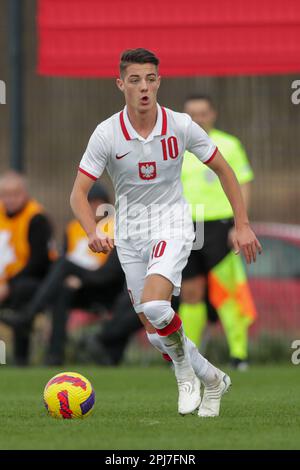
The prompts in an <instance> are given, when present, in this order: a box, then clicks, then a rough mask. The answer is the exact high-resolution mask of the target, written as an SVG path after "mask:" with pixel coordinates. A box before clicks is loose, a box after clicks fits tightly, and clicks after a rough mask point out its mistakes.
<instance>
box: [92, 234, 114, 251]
mask: <svg viewBox="0 0 300 470" xmlns="http://www.w3.org/2000/svg"><path fill="white" fill-rule="evenodd" d="M89 248H90V249H91V250H92V251H93V252H94V253H110V252H111V250H112V249H113V248H114V241H113V240H112V239H111V238H109V237H99V236H98V235H97V234H96V233H93V234H91V235H89Z"/></svg>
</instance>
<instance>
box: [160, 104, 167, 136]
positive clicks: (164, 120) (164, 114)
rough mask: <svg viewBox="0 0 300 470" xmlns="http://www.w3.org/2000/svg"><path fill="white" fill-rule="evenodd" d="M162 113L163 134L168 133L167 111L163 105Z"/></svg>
mask: <svg viewBox="0 0 300 470" xmlns="http://www.w3.org/2000/svg"><path fill="white" fill-rule="evenodd" d="M161 113H162V126H161V135H166V133H167V128H168V122H167V113H166V110H165V108H163V107H161Z"/></svg>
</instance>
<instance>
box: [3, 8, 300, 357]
mask: <svg viewBox="0 0 300 470" xmlns="http://www.w3.org/2000/svg"><path fill="white" fill-rule="evenodd" d="M113 3H114V6H113V7H111V8H110V7H109V6H108V2H107V1H101V0H99V1H98V2H96V1H86V2H85V1H81V2H80V1H78V0H77V1H75V0H74V1H71V0H69V1H62V2H58V1H56V0H52V1H49V0H48V1H46V0H44V1H43V0H40V2H38V1H35V0H24V1H22V2H21V1H20V2H16V1H10V0H8V1H6V0H0V50H1V54H0V79H1V80H3V81H4V82H5V83H6V92H7V96H6V104H5V105H0V123H1V125H0V173H3V172H4V171H5V170H7V169H8V168H10V167H13V168H15V169H16V170H21V171H24V173H25V174H26V176H27V178H28V180H29V185H30V191H31V194H32V195H33V196H34V197H35V198H36V199H37V200H38V201H39V202H41V203H42V204H43V206H44V207H45V208H46V209H47V213H48V214H49V216H50V217H51V221H52V223H53V225H54V229H55V238H56V241H57V245H58V247H61V245H62V236H63V231H64V227H65V225H66V223H67V222H68V220H69V219H70V218H71V211H70V206H69V194H70V190H71V187H72V184H73V181H74V178H75V176H76V171H77V167H78V163H79V161H80V158H81V156H82V154H83V152H84V150H85V148H86V145H87V142H88V139H89V137H90V135H91V133H92V131H93V130H94V128H95V127H96V125H97V123H99V122H101V121H102V120H104V119H106V118H107V117H108V116H110V115H111V114H113V113H115V112H117V111H119V110H120V109H121V108H122V107H123V105H124V103H123V96H122V95H121V94H120V93H119V92H118V91H117V89H116V85H115V78H116V76H117V69H116V74H115V75H113V74H111V72H110V71H107V72H105V73H104V76H100V74H99V70H100V69H101V64H100V65H98V69H97V70H96V71H95V76H93V71H91V72H88V71H87V72H86V73H81V72H80V68H79V67H78V68H77V69H76V66H77V65H78V64H77V63H76V62H75V61H74V69H73V71H72V70H71V68H70V69H68V70H67V67H66V68H65V69H64V67H63V66H61V68H60V64H62V63H63V61H64V57H66V56H68V53H69V52H71V51H72V48H75V45H76V44H77V43H76V41H75V42H74V45H72V39H71V38H72V36H71V33H70V31H71V30H72V31H73V32H74V34H75V33H76V34H77V35H78V34H82V41H81V46H82V50H81V54H79V53H78V54H75V55H74V57H75V59H76V60H79V59H80V56H82V57H83V58H84V60H83V64H85V61H86V60H87V59H88V58H89V56H90V60H91V61H92V60H93V57H97V55H94V56H93V54H95V51H97V50H98V49H97V47H98V46H99V61H101V57H102V58H103V57H104V58H106V59H107V56H111V61H112V62H113V63H116V64H117V63H118V55H116V54H117V52H118V54H119V53H120V52H121V50H122V49H124V48H126V47H129V46H131V47H136V46H143V47H147V48H150V49H151V48H152V49H153V50H154V51H155V52H157V55H158V56H159V57H160V58H161V62H162V64H163V63H164V57H165V56H166V55H169V56H170V57H171V58H172V57H174V59H173V60H174V61H175V62H176V61H179V63H181V69H180V72H178V73H177V72H176V70H175V71H174V73H172V72H170V70H171V69H170V68H169V69H168V71H167V73H166V74H164V68H163V65H162V68H161V73H162V85H161V88H160V92H159V102H160V103H161V104H163V105H164V106H166V107H169V108H171V109H173V110H176V111H182V108H183V103H184V99H185V98H186V96H187V95H190V94H193V93H205V94H206V93H207V94H209V95H211V96H212V97H213V99H214V101H215V103H216V105H217V108H218V113H219V114H218V121H217V128H220V129H222V130H224V131H226V132H228V133H230V134H233V135H235V136H238V138H239V139H240V140H241V141H242V143H243V145H244V146H245V149H246V151H247V154H248V157H249V160H250V163H251V166H252V168H253V170H254V174H255V180H254V182H253V189H252V197H251V206H250V217H251V220H252V221H253V222H254V223H255V224H256V226H257V233H258V234H259V236H260V240H261V242H262V244H263V246H264V255H263V257H261V258H260V259H259V261H258V263H257V264H256V265H254V266H253V267H252V268H251V270H250V271H249V278H250V286H251V289H252V291H253V295H254V300H255V302H256V306H257V309H258V318H257V320H256V322H255V323H254V324H253V325H252V326H251V328H250V357H251V354H252V359H253V360H254V361H255V360H257V361H267V360H270V361H271V360H281V359H285V358H286V357H290V353H291V350H290V344H291V340H293V339H297V338H300V209H299V207H300V178H299V172H300V159H299V152H300V150H299V149H300V104H298V105H297V104H293V102H292V100H291V95H292V92H293V89H292V83H293V82H294V81H295V80H297V79H299V78H300V76H299V74H300V63H299V64H298V66H297V60H298V62H299V50H298V51H297V45H296V44H295V40H294V39H295V38H296V33H295V29H294V28H296V27H298V36H299V23H298V22H299V21H300V15H299V8H297V6H296V4H297V2H293V1H291V2H278V1H274V2H267V1H265V2H261V3H262V5H261V6H260V7H258V4H256V2H254V7H253V8H251V11H250V17H251V21H250V20H249V25H247V26H246V28H248V27H250V26H251V25H252V26H253V28H255V26H256V24H255V19H257V23H258V31H260V30H261V28H266V30H267V32H268V34H269V35H270V34H271V32H272V28H271V26H274V25H275V28H277V36H278V35H279V36H280V48H281V50H280V53H281V56H280V57H281V58H284V57H285V58H286V60H283V62H282V63H279V64H278V67H277V69H276V66H277V64H276V58H277V56H276V51H275V49H274V50H273V52H274V57H271V56H272V48H271V49H270V50H269V49H264V48H266V45H265V44H259V42H260V40H259V35H258V36H257V44H254V43H252V44H251V47H250V49H251V48H252V49H253V48H254V45H255V47H256V48H257V51H261V53H262V54H266V57H269V58H270V64H273V66H274V67H273V69H272V67H270V68H269V71H267V70H266V71H265V72H264V71H263V67H261V65H262V64H263V59H264V56H262V58H259V57H258V60H257V73H256V72H255V67H254V66H255V61H254V64H253V54H254V56H255V54H256V49H255V48H254V49H253V50H252V56H251V61H250V62H251V64H250V65H251V69H250V67H249V71H247V53H248V52H249V51H247V50H243V47H242V46H243V45H242V44H240V43H239V42H238V41H237V44H236V47H237V49H241V50H240V51H239V54H240V55H239V56H238V57H243V64H242V65H241V67H240V70H239V69H238V59H237V67H236V70H235V71H233V72H232V71H230V70H228V71H226V67H224V68H223V70H222V67H221V68H220V70H216V73H212V72H210V70H211V69H210V68H209V67H206V69H205V67H204V69H203V71H201V50H202V49H201V47H202V48H203V47H204V46H205V47H207V48H209V46H210V44H209V43H208V44H204V45H203V44H202V46H201V38H202V36H201V34H203V33H201V34H200V29H201V21H200V23H199V25H198V26H197V21H196V20H197V14H196V13H195V11H194V15H192V16H194V17H195V24H192V23H188V24H189V28H194V30H195V31H197V28H199V34H200V39H199V48H200V49H201V50H200V52H199V54H200V56H199V57H197V56H196V55H195V56H194V60H195V62H196V64H195V67H194V68H191V67H190V68H189V69H188V68H187V74H186V76H184V67H185V62H184V60H183V59H182V58H184V57H188V58H189V60H190V61H191V60H192V58H193V56H192V54H191V53H190V54H189V53H188V45H186V47H187V49H186V51H185V49H184V48H185V39H184V33H185V29H184V30H183V37H182V39H181V43H182V44H181V59H180V56H178V57H177V56H176V54H177V53H178V50H179V51H180V47H178V44H177V45H176V44H175V45H174V49H173V47H172V44H169V43H168V34H165V36H161V40H163V39H165V41H166V44H162V46H161V49H160V46H159V45H158V44H156V43H155V44H154V47H151V37H150V38H149V37H148V35H147V21H146V16H147V15H148V13H149V12H148V13H147V14H145V17H143V16H142V14H141V12H140V11H139V10H138V8H139V7H138V2H135V1H133V2H130V1H129V2H123V3H122V2H120V1H118V2H113ZM124 3H126V5H127V11H131V12H132V11H133V9H135V10H134V11H137V15H136V16H135V15H132V14H131V15H127V17H124V16H123V10H124ZM130 3H132V4H133V5H132V8H130V5H129V4H130ZM152 3H153V2H152ZM180 3H181V2H175V3H174V5H173V8H174V11H175V13H174V16H175V17H176V21H177V20H178V17H179V15H178V14H176V12H177V13H178V8H179V7H178V5H179V4H180ZM210 3H211V4H212V5H214V8H213V9H212V12H211V18H212V23H211V24H208V25H207V24H206V26H205V27H207V28H209V26H211V27H212V28H217V29H218V24H217V23H216V11H217V12H219V18H223V21H224V24H227V28H229V30H234V27H235V24H234V21H239V19H241V17H242V16H243V15H242V13H241V11H240V10H241V9H242V7H238V6H237V5H238V2H236V1H233V2H230V1H215V2H210ZM239 3H240V4H241V3H242V4H244V2H239ZM270 3H272V10H273V13H274V15H273V16H274V17H273V19H274V25H271V26H270V25H269V24H268V21H269V22H271V20H272V18H271V17H269V18H267V17H266V18H264V15H265V11H266V10H267V9H268V4H270ZM199 4H201V6H202V7H203V9H202V11H203V12H204V13H203V14H204V15H206V17H209V15H210V12H209V10H208V9H207V2H204V1H203V2H199ZM158 7H159V2H154V4H152V6H151V7H149V6H145V8H146V9H149V8H150V10H151V12H152V10H155V9H156V11H157V8H158ZM194 7H195V2H190V5H189V2H185V7H184V8H185V9H186V11H187V12H188V10H191V11H193V8H194ZM255 7H256V8H257V10H255ZM169 8H170V7H169ZM181 8H182V6H181ZM93 9H94V13H92V14H91V11H92V12H93ZM106 9H109V13H107V18H108V22H107V24H105V25H104V26H103V28H104V29H105V28H106V29H105V31H108V30H109V28H111V30H112V31H109V34H111V37H113V38H115V40H114V41H112V42H110V41H109V40H107V41H106V43H105V44H97V40H100V39H101V38H100V37H98V39H97V34H96V33H95V29H97V22H96V23H95V24H93V22H91V17H92V16H93V14H95V12H98V14H100V16H101V21H100V25H98V27H99V28H101V27H102V24H101V22H103V23H105V18H106ZM197 11H199V9H198V10H197ZM255 11H256V16H255ZM84 12H86V15H87V18H88V21H85V20H84ZM151 12H150V13H149V15H150V18H151V14H152V13H151ZM163 12H164V13H165V11H164V10H163ZM295 12H297V14H298V16H297V15H296V14H295ZM283 13H284V14H283ZM184 15H185V14H183V15H182V22H183V24H184V21H185V20H184ZM280 15H281V16H280ZM282 15H283V16H282ZM162 16H163V15H162ZM171 16H172V15H171ZM190 16H191V15H187V17H188V18H190ZM244 16H247V12H246V13H245V14H244ZM113 17H115V22H114V23H113V22H112V18H113ZM228 17H230V18H233V20H232V21H233V23H232V24H230V23H228V22H227V18H228ZM143 18H144V19H143ZM280 18H282V22H281V24H280V21H279V19H280ZM80 19H82V24H80ZM166 19H167V15H165V16H164V19H163V20H161V21H160V22H159V26H161V25H163V24H164V25H165V23H164V21H166ZM67 20H69V25H66V21H67ZM142 20H144V22H145V27H144V29H143V34H144V36H145V41H143V42H142V43H141V42H140V38H141V36H140V34H141V31H140V29H139V35H137V37H138V39H139V43H138V44H132V36H131V40H129V39H128V40H126V37H127V36H126V35H127V33H128V37H130V34H134V28H135V21H138V23H139V24H140V21H142ZM241 21H242V20H241ZM176 24H177V23H176ZM241 25H242V23H241V24H240V25H239V27H241V28H242V26H241ZM89 26H90V29H89ZM148 26H149V25H148ZM179 26H180V25H179ZM269 26H270V28H269V29H268V27H269ZM149 27H150V29H151V27H152V26H151V22H150V26H149ZM164 27H168V25H165V26H164ZM169 27H172V19H171V20H170V25H169ZM176 27H178V24H177V26H176ZM280 28H281V29H280ZM152 30H153V28H152ZM152 30H151V31H152ZM237 30H238V29H236V30H234V31H235V34H238V33H237V32H236V31H237ZM244 31H246V32H247V29H246V30H244ZM55 32H57V36H55ZM152 32H153V31H152ZM152 32H151V34H152ZM64 33H66V34H65V35H64ZM69 33H70V34H69ZM219 33H220V34H219V36H218V38H217V39H216V41H217V40H218V41H220V39H221V38H222V35H224V38H226V34H227V30H226V29H224V31H223V30H221V31H219ZM294 33H295V34H294ZM68 34H69V35H68ZM93 34H94V38H93ZM151 34H150V36H151ZM157 34H158V33H157ZM242 34H244V33H243V32H242ZM245 34H246V33H245ZM254 34H256V33H255V32H254ZM259 34H260V33H259ZM293 34H294V36H293ZM60 35H61V36H60ZM89 35H90V37H89ZM170 35H171V37H173V36H172V33H170ZM277 36H276V37H277ZM62 37H64V38H63V39H61V38H62ZM124 37H125V39H124ZM237 37H238V36H237ZM169 39H170V38H169ZM60 41H61V42H60ZM68 41H69V43H68ZM70 41H71V42H70ZM297 42H298V49H299V43H300V41H299V37H298V41H297ZM225 43H226V41H225V40H224V61H226V53H228V51H227V50H226V47H228V44H225ZM90 44H93V47H92V49H91V50H90V49H89V47H88V46H89V45H90ZM211 44H212V46H213V47H215V44H214V43H211ZM168 47H169V49H168ZM285 47H286V51H285V50H284V49H285ZM68 48H69V49H68ZM274 48H276V43H275V45H274ZM293 48H294V49H293ZM60 49H61V51H60ZM195 49H197V45H195ZM103 50H104V51H105V52H104V53H103ZM60 52H61V56H59V53H60ZM250 52H251V51H250ZM102 53H103V55H101V54H102ZM297 53H298V56H297V57H295V54H297ZM74 57H73V59H74ZM278 57H279V56H278ZM291 57H294V60H290V63H289V59H290V58H291ZM73 59H72V57H70V58H69V59H68V60H69V64H68V65H70V62H72V60H73ZM212 62H213V60H212ZM71 65H72V64H71ZM197 66H198V69H197ZM66 70H67V71H66ZM16 74H17V76H16ZM109 74H111V76H109ZM176 74H177V76H176ZM16 89H17V92H19V94H20V96H19V98H18V97H17V98H16V96H15V93H16ZM14 100H16V101H14ZM18 120H19V122H18ZM14 139H19V140H18V142H16V141H14ZM18 143H19V145H18ZM103 181H104V184H105V186H106V188H107V189H108V191H109V194H110V195H111V197H112V198H113V190H112V187H111V184H110V180H109V178H108V177H107V176H104V179H103ZM270 223H272V224H271V225H270ZM283 224H284V225H283ZM1 256H2V254H1ZM3 328H4V330H5V327H3ZM43 328H44V325H43V326H42V329H41V330H39V332H38V334H37V336H36V341H37V344H36V345H35V354H36V356H35V357H34V360H35V361H36V362H38V361H39V356H38V352H39V347H40V343H39V342H42V341H43V338H44V336H43V335H45V334H46V333H45V331H44V329H43ZM4 330H3V331H4ZM2 334H3V335H7V334H8V332H7V331H6V330H5V331H4V332H3V333H2ZM139 335H141V333H139ZM208 338H209V341H208V344H206V347H207V352H208V354H209V355H210V357H211V358H214V357H215V356H216V358H217V359H218V360H222V359H223V358H224V357H227V356H226V355H228V353H227V349H226V343H225V340H224V338H223V335H222V334H221V332H220V327H219V326H218V327H216V328H213V329H211V330H210V333H209V334H208ZM216 345H217V346H216ZM141 351H142V354H141ZM126 357H127V359H126V360H127V361H129V362H130V361H138V362H139V361H144V362H147V361H151V360H154V359H153V357H152V352H150V351H149V350H148V349H147V347H146V346H145V344H144V342H143V339H141V337H140V336H136V337H135V339H134V341H133V342H132V344H131V346H130V347H129V350H128V351H127V356H126ZM155 358H156V356H155Z"/></svg>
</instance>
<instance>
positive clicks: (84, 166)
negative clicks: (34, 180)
mask: <svg viewBox="0 0 300 470" xmlns="http://www.w3.org/2000/svg"><path fill="white" fill-rule="evenodd" d="M109 151H110V149H109V144H108V139H107V138H106V135H105V133H104V132H103V130H102V129H101V125H100V126H98V127H97V128H96V130H95V131H94V133H93V134H92V136H91V138H90V140H89V143H88V146H87V149H86V151H85V153H84V155H83V157H82V159H81V162H80V165H79V171H78V173H77V177H76V179H75V182H74V186H73V189H72V193H71V197H70V204H71V207H72V210H73V212H74V215H75V217H76V219H77V220H78V221H79V223H80V224H81V226H82V228H83V229H84V231H85V232H86V234H87V236H88V239H89V248H90V249H91V250H92V251H93V252H95V253H100V252H102V251H103V252H104V253H108V252H109V251H110V250H111V249H112V248H113V247H114V244H113V240H112V239H111V238H109V237H103V238H102V237H101V238H100V237H99V235H98V234H97V224H96V220H95V217H94V214H93V212H92V209H91V206H90V204H89V202H88V193H89V190H90V189H91V187H92V185H93V183H94V181H95V180H97V179H98V178H99V176H101V174H102V173H103V170H104V168H105V165H106V161H107V157H108V155H109Z"/></svg>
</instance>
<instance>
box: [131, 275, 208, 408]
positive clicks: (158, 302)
mask: <svg viewBox="0 0 300 470" xmlns="http://www.w3.org/2000/svg"><path fill="white" fill-rule="evenodd" d="M173 290H174V285H173V283H172V282H171V281H170V280H169V279H168V278H166V277H165V276H163V275H161V274H151V275H149V276H148V277H147V278H146V281H145V286H144V290H143V294H142V307H143V314H144V316H145V317H146V318H147V320H148V321H149V322H150V323H151V325H152V327H154V328H155V332H156V333H157V335H158V336H159V337H160V341H161V343H162V345H163V348H164V351H165V353H167V354H168V355H169V356H170V357H171V359H172V361H173V365H174V371H175V375H176V379H177V383H178V389H179V398H178V411H179V413H181V414H187V413H191V412H192V411H194V410H195V409H196V408H198V406H199V404H200V383H199V381H198V379H197V377H196V375H195V373H194V370H193V367H192V365H191V360H190V356H189V352H188V349H187V345H186V336H185V334H184V331H183V328H182V322H181V320H180V318H179V316H178V315H177V314H176V313H175V312H174V310H173V309H172V307H171V296H172V292H173ZM143 314H142V315H140V317H141V320H142V321H144V316H143ZM145 326H146V329H147V327H148V325H147V323H145ZM151 331H152V332H153V330H152V329H151ZM151 331H149V328H148V333H151Z"/></svg>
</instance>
